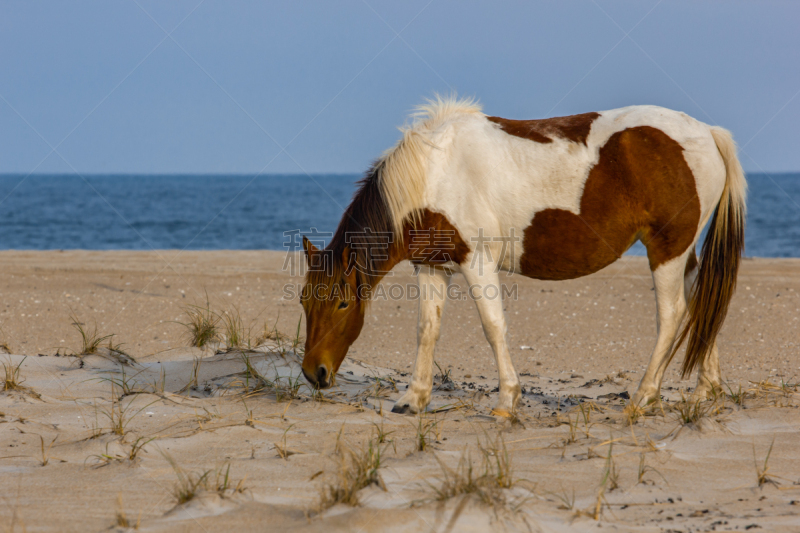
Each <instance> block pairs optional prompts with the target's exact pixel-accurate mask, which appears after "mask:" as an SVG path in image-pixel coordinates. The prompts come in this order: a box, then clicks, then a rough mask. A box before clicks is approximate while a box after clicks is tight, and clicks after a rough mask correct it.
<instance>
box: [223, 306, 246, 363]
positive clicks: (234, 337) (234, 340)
mask: <svg viewBox="0 0 800 533" xmlns="http://www.w3.org/2000/svg"><path fill="white" fill-rule="evenodd" d="M217 316H218V317H219V320H220V322H222V330H223V337H224V338H225V349H226V350H227V351H229V352H232V351H241V350H249V349H250V330H249V328H246V327H245V325H244V322H243V321H242V315H241V314H240V313H239V309H238V308H236V306H232V307H231V308H230V309H228V310H226V311H223V312H222V313H220V314H219V315H217Z"/></svg>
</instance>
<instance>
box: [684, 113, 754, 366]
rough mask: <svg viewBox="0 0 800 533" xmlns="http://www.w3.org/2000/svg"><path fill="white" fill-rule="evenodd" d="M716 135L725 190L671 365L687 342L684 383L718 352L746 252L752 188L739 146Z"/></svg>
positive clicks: (728, 136)
mask: <svg viewBox="0 0 800 533" xmlns="http://www.w3.org/2000/svg"><path fill="white" fill-rule="evenodd" d="M711 135H712V136H713V137H714V141H715V142H716V144H717V149H718V150H719V153H720V155H721V156H722V159H723V160H724V161H725V168H726V179H725V188H724V189H723V191H722V197H721V198H720V200H719V204H718V205H717V208H716V210H715V211H714V217H713V218H712V219H711V225H710V226H709V229H708V234H707V235H706V240H705V241H704V242H703V249H702V252H701V259H700V271H699V273H698V275H697V279H696V280H695V283H694V286H693V287H692V290H691V296H690V298H689V302H687V305H688V310H689V316H688V319H687V321H686V324H685V325H684V327H683V330H682V331H681V334H680V335H679V336H678V340H677V342H676V343H675V345H674V347H673V348H672V353H671V354H670V359H671V358H672V357H673V356H674V355H675V352H677V351H678V348H680V347H681V344H683V342H684V341H686V339H687V338H688V342H687V345H686V358H685V359H684V360H683V368H682V369H681V376H682V377H686V376H688V375H689V374H690V373H691V372H692V370H694V368H695V367H696V366H697V365H700V364H702V363H703V361H704V360H705V358H706V357H707V356H708V353H709V352H710V351H711V349H712V348H713V347H714V341H715V339H716V338H717V334H718V333H719V330H720V328H722V323H723V322H724V321H725V315H726V314H727V313H728V305H729V304H730V302H731V298H732V297H733V292H734V290H735V289H736V275H737V273H738V272H739V263H740V262H741V259H742V252H743V251H744V226H745V215H746V206H745V199H746V196H747V182H746V181H745V177H744V172H743V171H742V166H741V164H740V163H739V160H738V158H737V157H736V143H735V142H734V141H733V137H732V136H731V134H730V132H729V131H727V130H724V129H722V128H718V127H712V128H711Z"/></svg>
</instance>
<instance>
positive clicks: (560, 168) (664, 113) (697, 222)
mask: <svg viewBox="0 0 800 533" xmlns="http://www.w3.org/2000/svg"><path fill="white" fill-rule="evenodd" d="M413 118H414V119H415V120H414V121H413V122H412V123H411V125H410V126H407V127H405V128H403V129H401V131H402V137H401V139H400V140H399V142H398V143H397V144H396V145H395V146H394V147H393V148H391V149H390V150H388V151H386V152H385V153H384V154H383V155H382V156H381V157H380V158H379V159H378V160H377V161H376V162H375V163H374V165H373V166H372V168H371V169H370V170H369V171H368V172H367V173H366V176H365V177H364V178H363V180H362V181H361V182H360V186H359V188H358V190H357V192H356V193H355V196H354V198H353V200H352V203H351V204H350V205H349V206H348V207H347V209H346V210H345V213H344V215H343V216H342V219H341V221H340V223H339V226H338V228H337V230H336V232H335V233H334V235H333V237H332V238H331V240H330V243H329V244H328V246H326V247H325V248H324V249H320V248H318V247H316V246H314V245H313V244H312V243H311V242H310V241H309V240H308V239H307V238H306V237H303V248H304V250H305V256H306V260H307V263H308V267H309V268H308V272H307V274H306V278H305V285H304V286H303V289H302V293H301V295H302V297H301V300H302V305H303V308H304V312H305V318H306V341H305V356H304V359H303V364H302V368H303V373H304V375H305V377H306V379H307V380H308V382H309V383H310V384H312V385H314V386H317V387H320V388H326V387H329V386H330V385H331V384H332V383H333V382H334V380H335V375H336V372H337V370H338V368H339V365H340V364H341V363H342V361H343V360H344V358H345V356H346V355H347V351H348V348H349V346H350V345H351V344H352V343H353V342H354V341H355V340H356V338H357V337H358V335H359V333H360V332H361V329H362V327H363V326H364V317H365V313H366V312H367V309H368V304H369V301H370V297H371V295H372V294H373V290H374V288H375V287H376V285H377V284H378V283H379V282H380V281H381V279H382V278H383V276H384V275H385V274H386V273H387V272H389V271H390V270H391V269H392V268H393V267H394V266H395V265H397V264H398V263H399V262H400V261H404V260H409V261H411V263H413V264H414V265H415V266H416V269H415V270H416V271H417V276H418V283H419V286H420V294H422V295H423V297H421V298H420V299H419V325H418V328H417V355H416V362H415V363H414V369H413V375H412V378H411V380H410V383H409V385H408V388H407V390H406V391H405V393H404V394H403V395H402V396H401V397H400V399H399V400H398V401H397V402H396V404H395V405H394V407H393V409H392V410H393V411H394V412H399V413H405V412H410V413H418V412H420V411H422V410H424V409H425V408H426V406H427V405H428V403H429V401H430V396H431V389H432V384H433V371H432V364H433V353H434V348H435V345H436V341H437V340H438V338H439V328H440V323H441V317H442V312H443V309H444V305H445V300H446V294H447V287H448V284H449V282H450V279H451V276H452V275H453V273H456V272H460V273H461V274H463V276H464V278H465V279H466V281H467V283H468V285H469V287H470V294H471V295H473V296H475V298H474V300H475V305H476V307H477V309H478V313H479V314H480V319H481V323H482V325H483V331H484V334H485V336H486V339H487V341H488V342H489V344H490V345H491V348H492V351H493V352H494V357H495V359H496V363H497V369H498V376H499V396H498V399H497V403H496V405H495V408H494V410H493V412H494V413H496V414H500V415H504V416H510V415H512V414H513V413H514V412H515V409H516V406H517V402H518V400H519V398H520V381H519V377H518V376H517V373H516V372H515V370H514V366H513V364H512V361H511V356H510V354H509V349H508V343H507V341H506V323H505V317H504V313H503V304H502V299H501V298H490V297H488V296H489V293H490V292H491V293H493V294H496V289H497V287H498V286H499V283H500V278H499V276H500V273H501V272H504V271H505V272H512V273H518V274H522V275H523V276H528V277H530V278H535V279H542V280H566V279H571V278H577V277H581V276H586V275H588V274H591V273H593V272H597V271H598V270H600V269H602V268H604V267H606V266H608V265H609V264H611V263H613V262H614V261H616V260H617V259H619V258H620V257H621V256H622V255H623V253H625V251H626V250H627V249H628V248H629V247H630V246H631V245H632V244H633V243H634V242H636V241H637V240H638V241H641V242H642V243H643V244H644V246H645V247H646V249H647V257H648V261H649V266H650V270H651V273H652V277H653V283H654V286H655V293H656V306H657V316H656V320H657V340H656V344H655V348H654V349H653V352H652V355H651V357H650V362H649V365H648V367H647V370H646V371H645V373H644V376H643V377H642V379H641V382H640V383H639V386H638V389H637V391H636V392H635V394H634V395H633V396H632V398H631V403H632V404H633V405H635V406H641V405H645V404H648V403H650V402H654V401H657V400H658V399H659V397H660V389H661V381H662V378H663V376H664V371H665V370H666V368H667V365H668V364H669V363H670V361H671V360H672V359H673V357H674V355H675V353H676V351H677V350H678V348H679V347H680V346H681V345H682V344H683V343H684V342H685V343H686V355H685V359H684V361H683V366H682V377H686V376H688V375H689V374H690V373H691V372H692V371H693V370H694V369H695V368H697V369H698V375H697V386H696V389H695V392H694V394H693V399H695V400H700V399H705V398H707V397H709V396H710V395H711V394H712V393H713V392H714V391H715V389H718V388H720V386H721V382H720V379H721V378H720V369H719V354H718V349H717V343H716V337H717V334H718V333H719V331H720V328H721V326H722V324H723V321H724V319H725V315H726V313H727V310H728V305H729V303H730V301H731V297H732V295H733V293H734V289H735V286H736V276H737V271H738V269H739V263H740V260H741V257H742V253H743V249H744V226H745V214H746V212H745V210H746V205H745V197H746V193H747V183H746V181H745V177H744V173H743V171H742V167H741V165H740V163H739V161H738V159H737V155H736V144H735V143H734V140H733V137H732V136H731V134H730V132H728V131H727V130H725V129H722V128H720V127H717V126H709V125H707V124H704V123H702V122H699V121H698V120H695V119H694V118H692V117H690V116H688V115H686V114H684V113H681V112H677V111H672V110H669V109H665V108H661V107H656V106H647V105H644V106H631V107H625V108H621V109H613V110H610V111H602V112H592V113H584V114H579V115H572V116H566V117H556V118H546V119H539V120H510V119H505V118H500V117H495V116H487V115H486V114H484V113H483V112H482V108H481V106H480V105H479V104H478V103H477V102H476V101H474V100H471V99H455V98H446V99H443V98H441V97H436V99H435V100H429V101H428V102H427V104H425V105H423V106H421V107H419V108H418V109H417V112H416V114H415V115H413ZM709 220H710V226H709V230H708V233H707V235H706V238H705V240H704V242H703V245H702V250H701V253H700V256H701V257H700V260H699V261H698V258H697V255H696V252H695V248H696V244H697V242H698V240H699V238H700V235H701V232H702V230H703V228H704V227H705V226H706V224H708V223H709ZM490 289H492V290H490ZM482 296H483V297H482ZM682 324H683V326H682V327H681V325H682Z"/></svg>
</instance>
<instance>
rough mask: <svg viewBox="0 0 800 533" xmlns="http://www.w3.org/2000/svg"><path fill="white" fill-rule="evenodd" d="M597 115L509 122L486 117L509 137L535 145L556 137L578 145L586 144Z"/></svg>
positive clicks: (583, 114)
mask: <svg viewBox="0 0 800 533" xmlns="http://www.w3.org/2000/svg"><path fill="white" fill-rule="evenodd" d="M599 116H600V114H599V113H582V114H580V115H570V116H567V117H553V118H543V119H538V120H511V119H507V118H500V117H486V118H488V119H489V120H490V121H492V122H494V123H495V124H497V125H498V126H500V129H502V130H503V131H504V132H506V133H508V134H509V135H514V136H516V137H522V138H523V139H528V140H530V141H534V142H537V143H551V142H553V139H554V138H556V137H560V138H562V139H567V140H568V141H572V142H574V143H578V144H583V145H585V144H586V138H587V137H589V131H591V129H592V122H594V121H595V119H597V117H599Z"/></svg>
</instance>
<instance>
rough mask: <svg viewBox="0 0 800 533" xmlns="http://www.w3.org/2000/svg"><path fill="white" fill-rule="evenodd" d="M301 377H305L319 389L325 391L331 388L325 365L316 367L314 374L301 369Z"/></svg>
mask: <svg viewBox="0 0 800 533" xmlns="http://www.w3.org/2000/svg"><path fill="white" fill-rule="evenodd" d="M303 375H304V376H305V377H306V380H308V382H309V383H310V384H312V385H314V386H316V387H318V388H320V389H327V388H328V387H330V386H331V382H330V374H329V373H328V367H326V366H325V365H319V366H318V367H317V371H316V373H314V374H312V373H310V372H306V369H305V368H304V369H303Z"/></svg>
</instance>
